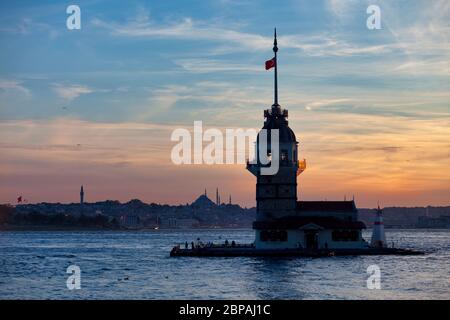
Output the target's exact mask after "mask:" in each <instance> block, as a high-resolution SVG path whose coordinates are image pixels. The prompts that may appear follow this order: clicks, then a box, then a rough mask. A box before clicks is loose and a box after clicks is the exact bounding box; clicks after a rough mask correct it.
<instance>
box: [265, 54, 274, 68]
mask: <svg viewBox="0 0 450 320" xmlns="http://www.w3.org/2000/svg"><path fill="white" fill-rule="evenodd" d="M275 64H276V62H275V57H273V58H272V59H270V60H267V61H266V70H269V69H272V68H273V67H275Z"/></svg>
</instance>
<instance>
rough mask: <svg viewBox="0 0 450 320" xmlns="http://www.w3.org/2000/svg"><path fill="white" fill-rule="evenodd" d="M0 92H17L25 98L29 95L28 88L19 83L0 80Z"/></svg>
mask: <svg viewBox="0 0 450 320" xmlns="http://www.w3.org/2000/svg"><path fill="white" fill-rule="evenodd" d="M0 91H4V92H18V93H22V94H25V95H27V96H29V95H31V92H30V90H29V89H28V88H26V87H25V86H23V85H22V82H21V81H17V80H7V79H0Z"/></svg>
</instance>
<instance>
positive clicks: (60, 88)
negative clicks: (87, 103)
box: [53, 83, 94, 101]
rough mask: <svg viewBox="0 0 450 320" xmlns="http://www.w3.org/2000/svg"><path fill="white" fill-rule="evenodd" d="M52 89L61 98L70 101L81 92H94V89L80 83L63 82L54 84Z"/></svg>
mask: <svg viewBox="0 0 450 320" xmlns="http://www.w3.org/2000/svg"><path fill="white" fill-rule="evenodd" d="M53 90H55V92H56V93H57V94H58V96H60V97H61V98H63V99H65V100H67V101H72V100H73V99H75V98H78V97H79V96H81V95H83V94H88V93H92V92H94V89H91V88H89V87H86V86H81V85H64V84H58V83H57V84H54V85H53Z"/></svg>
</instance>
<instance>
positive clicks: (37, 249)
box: [0, 230, 450, 299]
mask: <svg viewBox="0 0 450 320" xmlns="http://www.w3.org/2000/svg"><path fill="white" fill-rule="evenodd" d="M197 236H199V237H200V238H201V239H202V240H203V241H215V242H223V241H224V240H225V239H228V240H230V241H231V240H237V241H238V242H240V243H248V242H252V241H253V232H252V231H251V230H188V231H185V230H183V231H163V230H159V231H152V232H0V298H3V299H13V298H18V299H450V231H448V230H447V231H445V230H434V231H431V230H388V241H389V242H391V241H394V242H395V244H396V246H400V247H410V248H415V249H419V250H425V251H427V252H428V253H427V254H426V255H424V256H409V257H407V256H366V257H365V256H359V257H328V258H283V259H280V258H245V257H244V258H242V257H240V258H195V257H178V258H171V257H169V251H170V249H171V248H172V246H173V245H174V244H175V243H180V242H183V243H184V241H185V240H188V241H189V242H190V241H191V240H194V239H195V238H197ZM365 238H366V239H367V238H370V232H366V233H365ZM372 264H377V265H378V266H379V267H380V268H381V286H382V288H381V290H369V289H367V286H366V280H367V278H368V274H367V273H366V270H367V267H368V266H369V265H372ZM70 265H78V266H79V267H80V268H81V289H80V290H68V289H67V287H66V279H67V277H68V276H69V275H68V274H66V269H67V267H68V266H70Z"/></svg>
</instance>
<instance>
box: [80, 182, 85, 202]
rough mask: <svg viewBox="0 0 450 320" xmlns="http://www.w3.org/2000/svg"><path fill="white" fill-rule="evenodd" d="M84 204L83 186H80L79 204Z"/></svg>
mask: <svg viewBox="0 0 450 320" xmlns="http://www.w3.org/2000/svg"><path fill="white" fill-rule="evenodd" d="M83 203H84V190H83V186H81V189H80V204H83Z"/></svg>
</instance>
